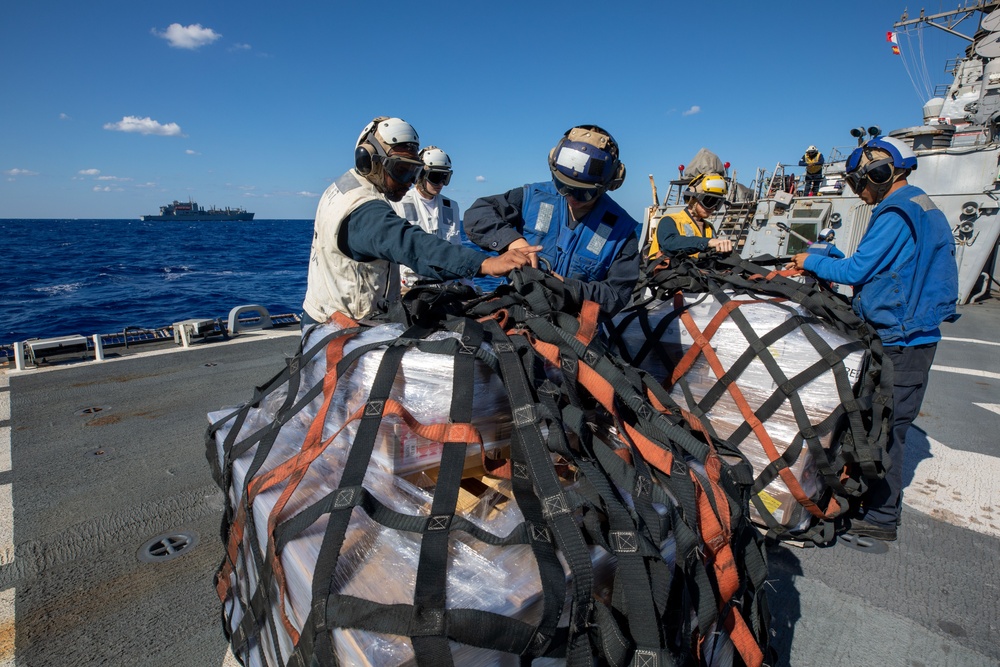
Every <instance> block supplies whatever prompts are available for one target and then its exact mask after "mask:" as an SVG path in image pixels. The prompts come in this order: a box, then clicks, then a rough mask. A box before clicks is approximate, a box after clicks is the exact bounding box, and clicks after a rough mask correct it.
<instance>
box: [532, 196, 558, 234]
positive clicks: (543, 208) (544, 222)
mask: <svg viewBox="0 0 1000 667" xmlns="http://www.w3.org/2000/svg"><path fill="white" fill-rule="evenodd" d="M553 211H555V207H553V206H552V204H549V203H547V202H545V203H542V204H539V206H538V219H537V220H535V231H536V232H538V233H539V234H544V233H545V232H547V231H549V225H550V224H551V223H552V213H553Z"/></svg>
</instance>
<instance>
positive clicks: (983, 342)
mask: <svg viewBox="0 0 1000 667" xmlns="http://www.w3.org/2000/svg"><path fill="white" fill-rule="evenodd" d="M941 340H949V341H952V342H954V343H976V344H977V345H1000V343H997V342H994V341H992V340H979V339H978V338H950V337H948V336H942V337H941Z"/></svg>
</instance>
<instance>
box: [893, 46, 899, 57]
mask: <svg viewBox="0 0 1000 667" xmlns="http://www.w3.org/2000/svg"><path fill="white" fill-rule="evenodd" d="M892 52H893V53H894V54H896V55H897V56H898V55H899V47H898V46H896V45H895V44H893V45H892Z"/></svg>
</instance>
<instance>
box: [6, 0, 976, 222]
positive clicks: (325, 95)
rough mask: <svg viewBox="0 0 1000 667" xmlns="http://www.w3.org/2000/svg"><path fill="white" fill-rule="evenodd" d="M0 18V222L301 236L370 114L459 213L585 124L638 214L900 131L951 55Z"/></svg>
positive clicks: (678, 31)
mask: <svg viewBox="0 0 1000 667" xmlns="http://www.w3.org/2000/svg"><path fill="white" fill-rule="evenodd" d="M4 4H5V6H4V9H3V10H2V12H0V62H2V63H3V66H2V68H0V91H2V93H0V218H68V219H72V218H80V219H89V218H126V219H129V218H130V219H136V218H138V217H139V216H140V215H144V214H152V213H157V212H158V210H159V207H160V206H161V205H163V204H166V203H169V202H171V201H173V200H175V199H176V200H180V201H187V200H188V199H193V200H194V201H196V202H198V203H199V204H201V205H202V206H205V207H206V208H207V207H209V206H213V205H214V206H218V207H226V206H229V207H236V206H241V207H243V208H246V209H247V210H250V211H253V212H255V213H256V216H257V219H312V218H313V217H314V214H315V211H316V204H317V202H318V200H319V196H320V194H321V193H322V192H323V190H324V189H326V187H327V186H328V185H329V184H330V183H331V182H333V181H334V180H336V178H337V177H338V176H339V175H340V174H342V173H343V172H344V171H346V170H347V169H349V168H350V167H352V166H353V152H354V145H355V142H356V140H357V138H358V134H359V133H360V131H361V129H362V128H363V127H364V126H365V125H366V124H367V123H368V122H369V121H370V120H371V119H372V118H374V117H376V116H380V115H387V116H397V117H400V118H403V119H405V120H406V121H408V122H409V123H411V124H412V125H413V126H414V127H415V128H416V130H417V132H418V133H419V134H420V138H421V144H422V145H436V146H439V147H441V148H442V149H444V150H445V151H446V152H447V153H448V154H449V155H450V156H451V159H452V163H453V166H454V176H453V178H452V181H451V184H450V185H449V186H448V187H446V188H445V191H444V194H445V195H446V196H449V197H451V198H452V199H454V200H456V201H457V202H458V204H459V206H460V209H461V210H462V211H465V210H466V209H467V208H468V206H469V205H470V204H471V203H472V202H473V201H474V200H475V199H476V198H478V197H481V196H486V195H491V194H496V193H500V192H504V191H506V190H509V189H512V188H515V187H519V186H521V185H523V184H525V183H532V182H536V181H542V180H547V179H548V178H549V177H550V175H549V171H548V166H547V162H546V159H547V156H548V153H549V151H550V150H551V148H552V147H553V146H554V145H555V144H556V142H557V141H558V140H559V138H560V137H561V136H562V135H563V133H564V132H566V131H567V130H568V129H569V128H570V127H573V126H574V125H578V124H586V123H590V124H596V125H599V126H601V127H603V128H605V129H606V130H608V131H609V132H610V133H611V134H612V135H613V136H614V137H615V139H616V140H617V142H618V143H619V145H620V147H621V159H622V161H623V162H624V163H625V166H626V169H627V177H626V180H625V183H624V185H623V186H622V187H621V189H620V190H618V191H616V192H615V193H614V194H613V195H612V196H613V197H614V198H615V200H616V201H618V202H619V203H620V204H621V205H622V206H624V207H625V208H626V210H628V211H629V212H631V213H632V214H633V216H634V217H636V218H637V219H640V220H641V216H642V210H643V208H644V207H646V206H648V205H650V204H651V203H652V188H651V185H650V180H649V175H653V177H654V178H655V182H656V185H657V189H658V192H659V195H660V197H661V198H662V197H663V196H664V194H665V192H666V190H667V189H668V187H669V181H670V180H671V179H674V178H676V177H677V174H678V170H677V168H678V165H681V164H685V163H686V162H687V161H689V160H690V159H691V158H692V157H693V156H694V155H695V153H696V152H697V151H698V150H699V149H700V148H703V147H704V148H707V149H708V150H710V151H712V152H714V153H716V154H717V155H718V156H719V157H720V158H721V159H722V160H724V161H726V162H729V163H730V164H731V167H730V175H734V176H735V177H736V178H737V180H739V181H740V182H742V183H744V184H749V182H750V181H752V180H753V177H754V175H755V173H756V171H757V169H758V168H762V169H766V170H768V171H772V170H773V169H774V167H775V165H776V164H778V163H782V164H792V165H797V162H798V160H799V157H800V156H801V155H802V153H803V151H804V150H805V149H806V147H807V146H809V145H816V146H817V147H818V148H819V149H820V150H821V151H822V152H823V153H824V154H825V155H826V156H827V157H828V159H829V157H830V156H831V155H832V154H833V152H834V151H835V150H839V151H840V152H844V151H845V150H847V151H849V150H850V148H852V147H853V146H854V145H855V143H854V142H855V140H854V139H853V138H852V137H851V136H850V134H849V130H850V129H851V128H852V127H857V126H859V125H860V126H864V127H868V126H871V125H878V126H880V127H882V128H883V130H884V131H886V132H888V131H889V130H891V129H896V128H901V127H909V126H914V125H920V124H921V123H922V122H923V121H922V113H921V109H922V105H923V103H924V102H925V101H926V100H927V99H928V97H929V96H930V95H929V91H931V90H933V86H935V85H938V84H944V83H948V82H949V81H950V80H951V77H950V76H949V75H947V74H946V73H945V60H946V59H947V58H955V57H957V56H958V55H959V54H960V53H961V51H962V49H964V47H965V43H964V42H962V41H961V40H959V39H957V38H955V37H952V36H950V35H948V34H946V33H944V32H942V31H939V30H935V29H933V28H927V29H926V30H925V31H923V33H917V32H910V33H907V34H906V35H901V36H900V38H899V40H898V41H899V45H900V47H901V49H902V50H903V54H902V55H894V54H893V53H892V51H891V46H892V45H891V44H890V43H888V42H887V41H886V32H887V31H889V30H892V27H893V23H894V22H896V21H898V20H899V19H900V17H901V15H902V13H903V11H904V9H906V7H907V3H906V2H894V1H892V0H877V1H872V0H863V1H859V0H839V1H838V2H822V3H803V2H801V1H800V0H797V1H785V0H769V2H767V3H758V2H744V1H739V2H737V1H733V2H727V1H724V0H723V1H720V2H716V3H708V4H706V3H690V4H689V3H685V4H680V3H674V2H663V1H662V0H657V1H650V2H634V1H632V0H619V1H618V2H614V3H606V2H590V1H589V0H577V1H574V2H563V1H558V0H556V1H550V2H531V3H528V2H521V1H520V0H518V1H513V0H508V1H506V2H479V1H477V0H461V1H457V2H452V1H451V0H438V1H437V2H434V3H428V4H427V6H426V7H422V6H421V5H420V3H412V2H410V3H399V2H380V3H379V2H355V3H345V2H331V1H330V0H326V1H325V2H313V1H312V0H301V1H300V0H290V1H289V2H282V3H278V2H274V1H273V0H268V1H261V0H244V1H242V2H239V3H235V2H211V1H207V0H200V1H199V2H189V1H187V0H173V1H172V2H155V3H154V2H134V1H130V2H118V1H116V0H108V1H102V2H98V3H84V2H79V1H77V0H72V1H71V0H57V1H51V0H31V1H21V2H9V3H4ZM956 4H957V3H956V2H955V1H954V0H949V2H948V4H947V6H944V3H943V2H938V1H937V0H930V1H929V2H928V3H927V4H926V5H924V7H925V8H926V11H927V13H928V14H934V13H938V12H942V11H948V10H951V9H954V8H955V7H956ZM909 9H910V15H911V16H913V15H916V14H917V13H918V11H919V7H917V6H914V5H910V7H909ZM921 46H922V48H923V53H924V59H925V61H921V59H920V55H919V54H920V51H921V48H920V47H921ZM918 74H919V76H917V75H918ZM791 171H793V172H797V171H801V168H798V167H797V166H795V167H793V168H792V169H791Z"/></svg>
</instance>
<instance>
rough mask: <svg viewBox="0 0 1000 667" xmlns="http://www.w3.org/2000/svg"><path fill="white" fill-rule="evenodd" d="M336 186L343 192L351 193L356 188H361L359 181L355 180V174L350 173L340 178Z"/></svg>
mask: <svg viewBox="0 0 1000 667" xmlns="http://www.w3.org/2000/svg"><path fill="white" fill-rule="evenodd" d="M334 185H336V186H337V189H338V190H340V191H341V192H349V191H351V190H353V189H354V188H356V187H360V185H361V183H359V182H358V179H356V178H354V174H352V173H351V172H349V171H348V172H346V173H344V175H343V176H341V177H340V178H338V179H337V181H336V182H335V183H334Z"/></svg>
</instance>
